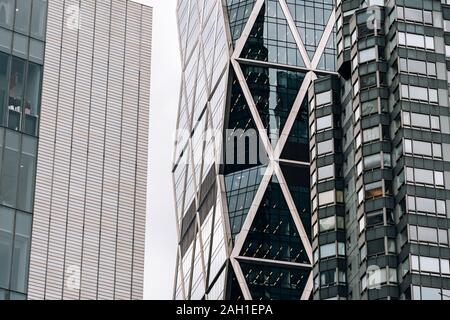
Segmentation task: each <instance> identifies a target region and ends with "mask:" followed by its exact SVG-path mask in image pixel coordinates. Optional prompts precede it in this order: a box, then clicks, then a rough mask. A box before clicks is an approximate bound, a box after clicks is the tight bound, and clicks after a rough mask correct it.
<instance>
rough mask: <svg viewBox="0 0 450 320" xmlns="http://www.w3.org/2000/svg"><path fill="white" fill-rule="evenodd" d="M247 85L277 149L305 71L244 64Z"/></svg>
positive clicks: (243, 69)
mask: <svg viewBox="0 0 450 320" xmlns="http://www.w3.org/2000/svg"><path fill="white" fill-rule="evenodd" d="M241 67H242V72H243V74H244V77H245V80H246V81H247V85H248V87H249V89H250V92H251V94H252V97H253V101H254V102H255V104H256V108H257V109H258V112H259V115H260V117H261V120H262V122H263V125H264V128H265V129H266V130H267V133H268V135H269V139H270V141H271V143H272V146H273V147H275V146H276V144H277V142H278V137H279V136H280V135H281V133H282V131H283V128H284V125H285V124H286V121H287V119H288V117H289V114H290V113H291V110H292V107H293V105H294V102H295V99H296V98H297V95H298V92H299V90H300V87H301V85H302V83H303V80H304V79H305V74H304V73H303V72H295V71H288V70H284V69H276V68H268V67H265V66H254V65H247V64H242V66H241Z"/></svg>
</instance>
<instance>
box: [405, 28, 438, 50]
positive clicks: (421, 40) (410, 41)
mask: <svg viewBox="0 0 450 320" xmlns="http://www.w3.org/2000/svg"><path fill="white" fill-rule="evenodd" d="M398 35H399V44H400V45H403V46H410V47H418V48H423V49H429V50H434V37H430V36H424V35H421V34H413V33H404V32H399V33H398Z"/></svg>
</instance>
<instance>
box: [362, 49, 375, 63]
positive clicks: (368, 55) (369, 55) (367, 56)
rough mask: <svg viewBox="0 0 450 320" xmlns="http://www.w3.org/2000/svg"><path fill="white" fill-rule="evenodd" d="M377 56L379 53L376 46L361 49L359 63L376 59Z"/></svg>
mask: <svg viewBox="0 0 450 320" xmlns="http://www.w3.org/2000/svg"><path fill="white" fill-rule="evenodd" d="M376 58H377V53H376V51H375V48H369V49H365V50H361V51H360V52H359V63H364V62H367V61H370V60H375V59H376Z"/></svg>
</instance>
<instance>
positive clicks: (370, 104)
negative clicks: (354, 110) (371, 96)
mask: <svg viewBox="0 0 450 320" xmlns="http://www.w3.org/2000/svg"><path fill="white" fill-rule="evenodd" d="M361 109H362V115H363V116H367V115H369V114H373V113H378V101H377V100H371V101H366V102H363V103H361Z"/></svg>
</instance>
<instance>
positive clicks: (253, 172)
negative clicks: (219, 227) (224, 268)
mask: <svg viewBox="0 0 450 320" xmlns="http://www.w3.org/2000/svg"><path fill="white" fill-rule="evenodd" d="M266 168H267V167H265V166H261V167H256V168H251V169H247V170H243V171H238V172H235V173H232V174H229V175H226V176H225V190H226V194H227V203H228V216H229V218H230V227H231V236H232V238H233V239H234V238H235V237H236V235H237V234H239V232H241V229H242V226H243V224H244V222H245V219H246V218H247V214H248V211H249V210H250V207H251V205H252V203H253V200H254V199H255V195H256V192H257V191H258V188H259V185H260V184H261V181H262V178H263V176H264V173H265V171H266Z"/></svg>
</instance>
